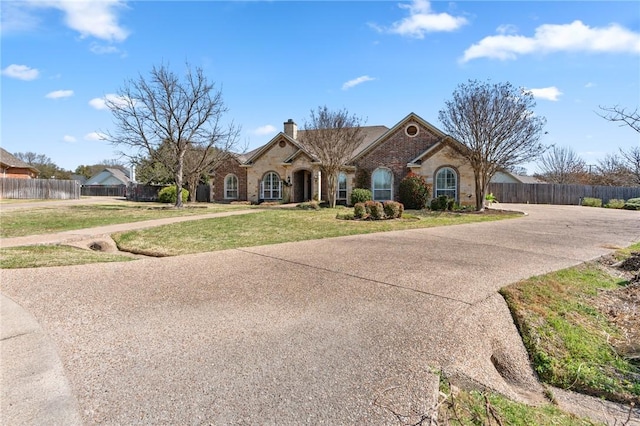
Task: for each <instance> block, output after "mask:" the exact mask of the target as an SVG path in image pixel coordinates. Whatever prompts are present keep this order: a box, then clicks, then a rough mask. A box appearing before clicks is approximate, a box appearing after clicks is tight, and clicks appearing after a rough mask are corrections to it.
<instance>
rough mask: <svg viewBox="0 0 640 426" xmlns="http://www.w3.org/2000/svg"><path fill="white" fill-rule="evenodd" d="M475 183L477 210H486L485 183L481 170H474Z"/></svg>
mask: <svg viewBox="0 0 640 426" xmlns="http://www.w3.org/2000/svg"><path fill="white" fill-rule="evenodd" d="M473 176H474V180H475V184H476V211H478V212H481V211H484V197H485V191H486V188H485V185H484V182H482V179H481V176H480V171H476V170H474V172H473Z"/></svg>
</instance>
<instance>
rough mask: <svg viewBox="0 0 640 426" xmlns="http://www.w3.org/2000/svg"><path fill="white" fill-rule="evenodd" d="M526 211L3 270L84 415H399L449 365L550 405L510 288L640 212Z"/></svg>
mask: <svg viewBox="0 0 640 426" xmlns="http://www.w3.org/2000/svg"><path fill="white" fill-rule="evenodd" d="M509 207H510V208H515V209H520V210H522V211H525V212H527V213H528V215H527V216H525V217H522V218H520V219H515V220H508V221H499V222H490V223H479V224H470V225H460V226H453V227H441V228H432V229H422V230H410V231H398V232H390V233H384V234H371V235H363V236H352V237H342V238H334V239H327V240H320V241H309V242H301V243H287V244H280V245H275V246H265V247H255V248H248V249H239V250H228V251H221V252H214V253H204V254H196V255H188V256H180V257H175V258H164V259H143V260H139V261H135V262H129V263H119V264H112V263H109V264H94V265H82V266H73V267H59V268H42V269H31V270H4V271H2V287H1V289H2V293H3V294H4V295H6V296H7V297H9V298H10V299H11V300H13V301H15V302H16V303H17V304H18V305H20V306H21V307H23V308H24V309H25V310H26V311H28V312H30V313H31V314H32V315H33V317H34V318H35V320H37V322H38V323H39V324H40V326H41V327H42V330H41V331H39V332H41V333H42V335H43V336H46V338H48V339H50V342H51V343H52V347H54V348H55V350H56V351H57V353H58V354H59V357H60V360H61V367H59V366H56V365H52V367H51V368H52V369H54V370H55V369H56V368H57V369H58V370H59V371H63V372H64V377H66V378H67V379H68V382H69V389H70V390H71V395H72V398H71V399H66V400H64V401H65V402H64V404H66V405H65V406H66V407H68V408H69V412H71V414H70V415H69V416H70V417H68V419H69V422H79V421H80V420H79V418H81V419H82V421H83V422H84V423H87V424H94V423H107V424H142V423H146V424H149V423H152V424H274V423H278V424H301V423H302V424H319V423H324V424H398V418H397V417H396V415H395V414H399V415H406V416H407V417H406V420H407V421H411V420H414V421H415V420H416V419H418V420H419V419H420V417H421V416H422V415H428V413H429V410H430V409H431V408H432V405H433V396H434V390H435V389H437V376H436V375H434V374H433V371H434V369H444V370H445V371H446V372H447V373H448V374H449V375H450V376H451V377H454V378H457V379H458V380H459V381H461V382H462V383H465V384H472V385H473V384H476V385H482V386H485V387H488V388H491V389H495V390H497V391H500V392H503V393H504V394H506V395H509V396H511V397H512V398H515V399H518V400H523V401H529V402H536V401H539V400H540V399H541V395H542V390H541V388H540V386H539V385H538V383H537V381H536V379H535V377H534V376H533V374H532V372H531V370H530V368H529V365H528V361H527V356H526V353H525V352H524V348H523V347H522V343H521V341H520V339H519V336H518V333H517V331H516V329H515V327H514V325H513V322H512V320H511V317H510V315H509V312H508V309H507V308H506V305H505V304H504V302H503V301H502V299H501V297H500V296H499V295H498V294H497V293H496V291H497V290H498V289H499V288H500V287H502V286H504V285H506V284H509V283H512V282H515V281H517V280H519V279H522V278H526V277H529V276H531V275H536V274H542V273H545V272H549V271H552V270H556V269H560V268H564V267H568V266H571V265H575V264H578V263H581V262H583V261H585V260H589V259H592V258H595V257H597V256H599V255H602V254H606V253H608V252H610V251H611V250H612V249H614V248H616V247H624V246H627V245H629V244H631V243H633V242H635V241H639V240H640V214H639V213H638V212H632V211H624V210H608V209H595V208H586V207H575V206H536V205H511V206H509ZM5 306H7V303H3V311H4V308H5ZM3 315H5V314H4V312H3ZM3 323H4V321H3ZM4 327H5V326H4V325H3V328H4ZM36 332H37V331H36ZM12 340H13V339H12ZM6 353H7V352H6V351H5V350H4V349H3V364H5V363H4V358H6V357H5V354H6ZM53 364H55V363H53ZM4 368H5V367H3V388H4V387H5V386H6V375H5V371H6V370H5V369H4ZM28 373H29V372H25V373H24V374H25V375H26V374H28ZM505 373H506V374H505ZM32 374H38V372H37V371H36V372H32ZM64 377H63V378H64ZM11 380H17V379H15V378H13V377H12V378H11ZM64 386H65V383H62V384H61V385H60V389H62V390H61V392H62V393H64V392H63V391H64ZM18 396H19V395H18ZM18 396H16V395H13V396H12V397H13V398H18ZM28 397H29V398H37V396H29V395H28ZM74 398H75V401H74V400H73V399H74ZM23 399H24V395H23ZM21 401H22V400H21ZM35 401H37V399H35ZM10 402H11V401H10ZM12 402H13V403H14V405H9V402H7V398H6V397H5V398H3V407H2V408H3V417H4V419H3V422H4V420H5V419H7V418H9V419H13V420H17V421H18V422H22V421H27V422H30V423H33V419H38V418H39V417H38V416H43V415H47V407H33V404H32V405H31V411H30V412H29V413H27V414H25V411H27V410H26V409H25V408H20V406H21V404H22V406H24V407H26V406H28V403H24V402H20V401H17V400H16V401H12ZM76 407H77V410H78V412H79V417H73V416H74V414H73V412H74V410H75V409H76ZM21 413H22V414H21ZM394 413H395V414H394ZM13 415H15V417H7V416H13ZM21 416H22V417H21ZM25 416H27V417H25Z"/></svg>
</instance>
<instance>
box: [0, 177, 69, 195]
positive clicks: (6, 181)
mask: <svg viewBox="0 0 640 426" xmlns="http://www.w3.org/2000/svg"><path fill="white" fill-rule="evenodd" d="M0 198H7V199H8V198H13V199H23V200H29V199H31V200H33V199H37V200H47V199H56V200H76V199H78V198H80V183H78V182H77V181H75V180H61V179H15V178H0Z"/></svg>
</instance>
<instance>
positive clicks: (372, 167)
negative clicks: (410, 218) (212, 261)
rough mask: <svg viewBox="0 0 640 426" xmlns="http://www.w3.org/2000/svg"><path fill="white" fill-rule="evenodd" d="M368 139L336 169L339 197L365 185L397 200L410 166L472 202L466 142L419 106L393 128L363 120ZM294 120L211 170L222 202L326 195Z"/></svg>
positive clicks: (437, 191) (379, 196)
mask: <svg viewBox="0 0 640 426" xmlns="http://www.w3.org/2000/svg"><path fill="white" fill-rule="evenodd" d="M362 129H363V132H364V135H365V137H364V139H363V141H362V143H361V144H360V146H359V147H358V148H356V150H355V151H354V153H353V156H352V157H351V160H350V161H349V162H347V163H346V164H345V165H344V167H343V170H342V171H341V172H340V174H339V176H338V188H337V192H338V193H337V199H338V202H342V203H348V200H349V199H350V196H351V191H352V190H353V188H356V187H365V188H368V189H370V190H371V191H372V193H373V197H374V199H375V200H380V201H384V200H398V193H399V185H400V181H401V180H402V179H403V178H404V177H405V176H406V175H407V174H408V173H409V172H414V173H416V174H419V175H422V176H424V177H425V179H426V180H427V182H428V183H429V184H431V185H432V195H433V196H434V197H435V196H438V195H448V196H450V197H453V198H455V200H456V201H457V202H458V203H460V204H473V203H474V196H473V195H474V193H475V187H474V178H473V170H472V168H471V167H470V166H469V165H468V164H467V162H466V161H465V159H464V158H463V157H462V156H461V155H460V152H462V150H464V149H465V148H464V146H462V144H460V142H458V141H456V140H454V139H453V138H451V137H450V136H447V135H446V134H444V133H443V132H442V131H440V130H439V129H437V128H436V127H435V126H433V125H432V124H430V123H428V122H427V121H425V120H424V119H422V118H421V117H420V116H418V115H417V114H414V113H411V114H409V115H407V116H406V117H405V118H403V119H402V120H400V121H399V122H398V123H397V124H396V125H394V126H393V127H392V128H388V127H386V126H364V127H363V128H362ZM303 135H304V131H302V130H301V131H298V128H297V125H296V124H295V123H294V122H293V120H291V119H289V120H288V121H287V122H285V123H284V131H283V132H280V133H278V134H277V135H276V136H274V137H273V139H271V140H270V141H269V142H268V143H266V144H265V145H263V146H261V147H259V148H257V149H255V150H253V151H251V152H248V153H246V154H243V155H234V156H233V157H232V158H231V159H229V160H228V161H226V162H225V163H224V164H222V165H221V166H220V167H218V168H217V169H216V170H215V171H214V172H213V173H212V175H211V184H212V195H213V197H212V199H213V200H214V201H217V202H231V201H236V200H237V201H251V202H253V203H260V202H263V201H279V202H292V203H299V202H303V201H308V200H311V199H314V198H316V197H319V198H321V199H327V198H328V197H327V194H326V188H327V185H326V181H325V179H324V177H323V176H322V173H321V172H320V162H319V161H318V159H317V158H315V157H314V156H313V154H312V153H311V152H310V150H308V149H305V147H304V145H303V143H302V141H301V139H302V138H301V136H303Z"/></svg>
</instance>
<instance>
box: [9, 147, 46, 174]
mask: <svg viewBox="0 0 640 426" xmlns="http://www.w3.org/2000/svg"><path fill="white" fill-rule="evenodd" d="M0 164H2V165H4V166H7V167H15V168H19V169H29V170H33V171H35V172H36V173H38V172H39V170H38V169H36V168H35V167H33V166H32V165H30V164H29V163H26V162H24V161H22V160H21V159H19V158H18V157H16V156H15V155H13V154H11V153H10V152H9V151H7V150H6V149H4V148H1V147H0Z"/></svg>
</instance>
